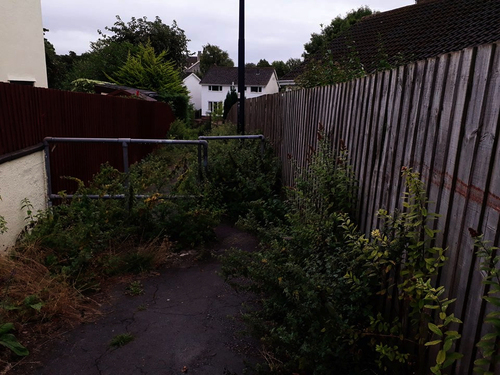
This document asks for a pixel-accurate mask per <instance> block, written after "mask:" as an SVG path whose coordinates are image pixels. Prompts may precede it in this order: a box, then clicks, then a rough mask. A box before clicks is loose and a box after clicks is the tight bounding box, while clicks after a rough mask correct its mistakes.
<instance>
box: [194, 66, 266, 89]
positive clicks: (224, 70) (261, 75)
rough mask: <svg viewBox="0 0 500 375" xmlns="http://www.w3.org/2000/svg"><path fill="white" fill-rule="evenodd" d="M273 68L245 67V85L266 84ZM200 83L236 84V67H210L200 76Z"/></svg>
mask: <svg viewBox="0 0 500 375" xmlns="http://www.w3.org/2000/svg"><path fill="white" fill-rule="evenodd" d="M273 74H274V68H245V85H246V86H265V85H267V84H268V82H269V80H270V79H271V77H272V75H273ZM200 84H201V85H233V84H234V85H235V86H237V85H238V68H229V67H225V66H213V67H211V68H210V69H209V70H208V72H207V73H206V74H205V76H204V77H203V78H202V80H201V82H200Z"/></svg>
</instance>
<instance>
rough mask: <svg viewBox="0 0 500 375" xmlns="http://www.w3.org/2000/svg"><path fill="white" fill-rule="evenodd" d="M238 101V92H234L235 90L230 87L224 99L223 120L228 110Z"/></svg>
mask: <svg viewBox="0 0 500 375" xmlns="http://www.w3.org/2000/svg"><path fill="white" fill-rule="evenodd" d="M237 102H238V94H237V93H236V90H235V89H233V88H231V90H230V91H229V92H228V93H227V95H226V99H225V100H224V115H223V117H224V120H225V119H226V118H227V115H228V113H229V111H230V110H231V108H232V106H233V105H235V104H236V103H237Z"/></svg>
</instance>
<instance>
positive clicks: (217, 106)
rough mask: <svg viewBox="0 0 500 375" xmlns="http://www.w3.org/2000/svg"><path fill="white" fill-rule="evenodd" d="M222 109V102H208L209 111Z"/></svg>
mask: <svg viewBox="0 0 500 375" xmlns="http://www.w3.org/2000/svg"><path fill="white" fill-rule="evenodd" d="M221 109H222V102H208V111H209V112H214V111H217V110H221Z"/></svg>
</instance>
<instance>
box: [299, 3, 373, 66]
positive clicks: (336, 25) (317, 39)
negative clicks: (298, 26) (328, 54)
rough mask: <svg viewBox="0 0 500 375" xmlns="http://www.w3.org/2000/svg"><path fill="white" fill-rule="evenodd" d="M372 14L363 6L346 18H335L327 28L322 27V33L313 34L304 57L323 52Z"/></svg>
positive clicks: (305, 47) (348, 14)
mask: <svg viewBox="0 0 500 375" xmlns="http://www.w3.org/2000/svg"><path fill="white" fill-rule="evenodd" d="M371 14H373V11H372V10H371V9H370V8H369V7H367V6H363V7H360V8H358V9H357V10H354V9H353V10H351V11H350V12H348V13H347V14H346V16H345V17H341V16H340V15H339V16H337V17H335V19H333V20H332V22H330V24H329V25H327V26H324V25H321V32H320V33H319V34H317V33H313V34H311V40H310V41H309V42H307V43H306V44H305V45H304V49H305V52H304V55H303V56H304V57H308V56H310V55H314V54H316V53H319V52H323V51H324V50H325V49H326V47H327V46H328V44H329V42H331V41H332V40H333V39H334V38H336V37H337V36H339V35H340V34H341V33H343V32H345V31H346V30H347V29H349V28H350V27H351V26H352V25H354V24H356V23H357V22H358V21H360V20H361V19H362V18H363V17H366V16H369V15H371Z"/></svg>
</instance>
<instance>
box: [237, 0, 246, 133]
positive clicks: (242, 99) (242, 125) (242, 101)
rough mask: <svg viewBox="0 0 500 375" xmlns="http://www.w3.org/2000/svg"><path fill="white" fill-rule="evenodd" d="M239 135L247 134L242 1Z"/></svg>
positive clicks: (239, 41)
mask: <svg viewBox="0 0 500 375" xmlns="http://www.w3.org/2000/svg"><path fill="white" fill-rule="evenodd" d="M238 92H239V93H240V98H239V101H238V133H240V134H242V135H244V134H245V0H240V35H239V39H238Z"/></svg>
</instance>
